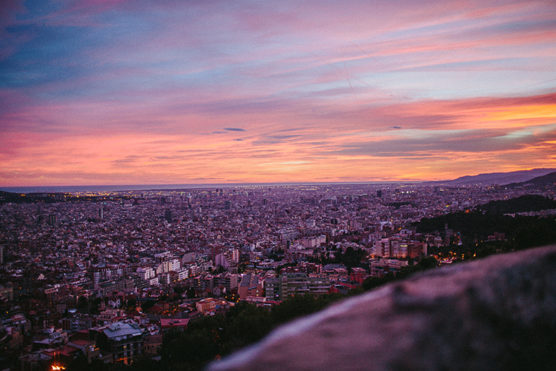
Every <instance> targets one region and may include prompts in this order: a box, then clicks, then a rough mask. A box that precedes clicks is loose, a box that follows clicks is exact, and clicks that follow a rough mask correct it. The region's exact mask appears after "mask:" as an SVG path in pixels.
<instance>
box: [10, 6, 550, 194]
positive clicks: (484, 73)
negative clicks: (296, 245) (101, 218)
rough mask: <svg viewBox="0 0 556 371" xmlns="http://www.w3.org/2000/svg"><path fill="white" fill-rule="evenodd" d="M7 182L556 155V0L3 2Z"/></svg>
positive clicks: (364, 171)
mask: <svg viewBox="0 0 556 371" xmlns="http://www.w3.org/2000/svg"><path fill="white" fill-rule="evenodd" d="M0 12H1V16H0V186H27V185H29V186H31V185H33V186H35V185H83V184H156V183H170V184H180V183H238V182H303V181H311V182H321V181H322V182H328V181H340V182H341V181H382V180H438V179H450V178H455V177H458V176H462V175H467V174H477V173H484V172H495V171H512V170H521V169H531V168H538V167H554V168H556V1H554V0H547V1H489V0H480V1H474V0H469V1H462V0H444V1H416V0H400V1H398V0H389V1H371V0H366V1H349V0H343V1H325V0H320V1H289V0H281V1H229V0H228V1H212V0H200V1H196V0H187V1H186V0H182V1H180V0H176V1H166V0H157V1H141V0H139V1H137V0H135V1H131V0H130V1H122V0H107V1H103V0H76V1H70V0H59V1H46V0H35V1H25V2H23V1H13V0H2V5H1V6H0Z"/></svg>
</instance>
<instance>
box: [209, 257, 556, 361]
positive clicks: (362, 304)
mask: <svg viewBox="0 0 556 371" xmlns="http://www.w3.org/2000/svg"><path fill="white" fill-rule="evenodd" d="M555 361H556V246H550V247H543V248H537V249H532V250H526V251H521V252H516V253H511V254H505V255H496V256H492V257H489V258H486V259H483V260H479V261H475V262H470V263H464V264H458V265H454V266H451V267H446V268H442V269H438V270H435V271H432V272H426V273H424V274H421V275H418V276H414V277H412V278H410V279H408V280H406V281H403V282H401V283H394V284H391V285H388V286H385V287H383V288H380V289H378V290H375V291H372V292H369V293H367V294H364V295H361V296H359V297H355V298H351V299H348V300H345V301H343V302H341V303H339V304H336V305H334V306H332V307H330V308H328V309H326V310H324V311H322V312H320V313H316V314H314V315H311V316H308V317H306V318H302V319H300V320H297V321H295V322H292V323H290V324H287V325H285V326H282V327H280V328H278V329H277V330H275V331H274V332H272V333H271V334H270V335H269V336H268V337H267V338H265V339H264V340H263V341H261V342H260V343H258V344H255V345H254V346H251V347H249V348H246V349H245V350H242V351H240V352H238V353H236V354H233V355H231V356H230V357H227V358H225V359H223V360H222V361H219V362H215V363H213V364H211V365H210V367H209V369H210V370H245V369H248V370H265V371H268V370H286V369H295V370H315V369H321V370H324V369H330V370H337V369H342V370H361V369H366V370H524V369H527V370H542V369H554V367H555V366H554V365H555V364H556V363H555Z"/></svg>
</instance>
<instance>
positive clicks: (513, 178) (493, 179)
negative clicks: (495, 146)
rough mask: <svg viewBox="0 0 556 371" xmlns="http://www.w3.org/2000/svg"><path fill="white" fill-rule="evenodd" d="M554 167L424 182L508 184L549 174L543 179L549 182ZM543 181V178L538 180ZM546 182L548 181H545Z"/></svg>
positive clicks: (439, 183) (554, 170) (441, 183)
mask: <svg viewBox="0 0 556 371" xmlns="http://www.w3.org/2000/svg"><path fill="white" fill-rule="evenodd" d="M554 174H556V169H532V170H520V171H511V172H508V173H486V174H479V175H466V176H462V177H460V178H457V179H453V180H440V181H436V182H427V183H426V184H438V185H454V186H459V185H473V184H477V185H490V184H497V185H508V184H512V185H513V184H517V183H524V182H529V181H531V180H533V179H537V178H542V177H544V176H548V175H551V176H552V178H550V177H548V178H546V180H545V181H547V182H550V181H549V179H554V177H556V175H554ZM540 181H543V180H540ZM547 184H548V183H547Z"/></svg>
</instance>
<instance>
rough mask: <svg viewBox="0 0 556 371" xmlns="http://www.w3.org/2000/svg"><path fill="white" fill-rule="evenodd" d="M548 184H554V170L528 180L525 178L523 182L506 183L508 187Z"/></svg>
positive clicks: (555, 175)
mask: <svg viewBox="0 0 556 371" xmlns="http://www.w3.org/2000/svg"><path fill="white" fill-rule="evenodd" d="M550 184H556V171H554V172H552V173H548V174H546V175H543V176H538V177H536V178H533V179H530V180H526V181H524V182H519V183H512V184H508V186H510V187H518V186H528V185H532V186H537V187H538V186H541V187H542V186H547V185H550Z"/></svg>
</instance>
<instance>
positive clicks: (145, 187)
mask: <svg viewBox="0 0 556 371" xmlns="http://www.w3.org/2000/svg"><path fill="white" fill-rule="evenodd" d="M412 183H420V181H395V180H391V181H361V182H284V183H203V184H126V185H66V186H14V187H2V186H0V191H4V192H13V193H79V192H126V191H151V190H152V191H164V190H167V191H170V190H179V189H204V188H210V189H212V188H234V187H273V186H274V187H276V186H302V185H357V184H362V185H363V184H369V185H372V184H412Z"/></svg>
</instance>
